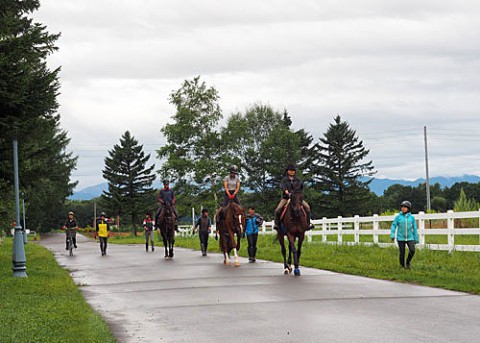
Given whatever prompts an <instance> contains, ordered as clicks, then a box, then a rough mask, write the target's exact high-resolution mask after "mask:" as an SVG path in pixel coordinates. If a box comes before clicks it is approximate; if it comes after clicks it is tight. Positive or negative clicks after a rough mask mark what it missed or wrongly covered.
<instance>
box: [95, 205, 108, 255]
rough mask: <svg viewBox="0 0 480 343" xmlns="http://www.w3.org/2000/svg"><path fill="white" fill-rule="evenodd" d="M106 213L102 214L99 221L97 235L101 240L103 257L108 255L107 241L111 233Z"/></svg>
mask: <svg viewBox="0 0 480 343" xmlns="http://www.w3.org/2000/svg"><path fill="white" fill-rule="evenodd" d="M105 217H106V216H105V212H101V213H100V218H98V220H97V225H96V230H95V231H96V235H97V236H98V238H99V240H100V251H101V252H102V256H104V255H106V254H107V240H108V235H109V232H110V223H109V222H108V220H107V219H106V218H105Z"/></svg>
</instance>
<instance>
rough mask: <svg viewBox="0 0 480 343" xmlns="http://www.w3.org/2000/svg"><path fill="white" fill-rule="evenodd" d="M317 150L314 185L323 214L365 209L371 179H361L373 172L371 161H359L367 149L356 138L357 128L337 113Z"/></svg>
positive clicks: (359, 212) (356, 212)
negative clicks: (353, 128)
mask: <svg viewBox="0 0 480 343" xmlns="http://www.w3.org/2000/svg"><path fill="white" fill-rule="evenodd" d="M316 150H317V156H318V161H317V163H316V166H315V177H316V181H317V183H316V188H317V190H318V191H320V192H322V194H323V197H322V198H323V201H322V204H321V205H322V206H321V207H323V211H324V212H323V215H324V216H327V217H332V216H338V215H340V216H352V215H356V214H359V215H362V214H364V212H366V211H368V209H367V208H365V204H366V203H368V202H369V199H370V191H369V189H368V184H369V183H370V182H371V179H368V178H367V180H368V181H364V180H365V177H370V176H373V175H374V174H375V172H374V171H373V168H374V167H373V165H372V161H368V162H363V163H362V161H363V160H364V159H365V158H366V157H367V155H368V153H369V150H367V149H365V147H364V146H363V142H362V141H359V140H358V137H357V136H356V132H355V131H354V130H352V129H350V127H349V125H348V123H347V122H344V121H342V120H341V118H340V116H337V117H336V118H335V119H334V123H333V124H330V126H329V128H328V130H327V132H326V133H325V134H324V138H320V142H319V143H317V146H316Z"/></svg>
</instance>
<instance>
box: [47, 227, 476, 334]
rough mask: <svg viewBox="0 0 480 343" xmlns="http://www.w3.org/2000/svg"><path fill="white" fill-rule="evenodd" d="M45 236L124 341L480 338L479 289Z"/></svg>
mask: <svg viewBox="0 0 480 343" xmlns="http://www.w3.org/2000/svg"><path fill="white" fill-rule="evenodd" d="M78 240H79V249H77V251H76V253H75V256H73V257H69V256H67V252H66V251H65V250H64V237H63V236H61V235H52V236H49V237H46V238H45V239H42V241H41V244H43V245H44V246H46V247H48V248H49V249H50V250H51V251H52V252H53V253H54V255H55V257H56V259H57V261H58V262H59V263H60V264H61V265H62V266H64V267H65V268H67V269H68V270H70V271H71V275H72V277H73V279H74V281H75V282H76V283H77V284H78V285H79V287H80V289H81V291H82V292H83V294H84V296H85V298H86V300H87V302H88V303H89V304H90V305H91V306H92V307H93V308H94V309H95V310H96V311H98V312H99V313H100V314H101V315H102V316H103V317H104V318H105V320H106V321H107V322H108V323H109V324H110V326H111V327H112V330H113V332H114V335H115V336H116V337H117V338H118V341H119V342H265V343H266V342H408V341H416V342H479V341H480V297H479V296H474V295H469V294H465V293H459V292H451V291H446V290H441V289H435V288H429V287H422V286H415V285H407V284H400V283H395V282H388V281H381V280H374V279H368V278H363V277H357V276H350V275H344V274H338V273H332V272H328V271H323V270H315V269H309V268H302V274H303V275H302V276H301V277H294V276H285V275H283V274H282V266H281V265H280V264H278V263H272V262H266V261H258V262H257V263H255V264H248V263H247V260H246V259H242V265H241V266H240V267H238V268H235V267H233V266H230V267H228V266H224V265H223V264H222V257H221V255H219V254H210V255H208V256H206V257H202V256H201V254H200V253H199V252H198V251H192V250H188V249H177V251H176V256H175V258H174V259H171V260H165V259H164V258H163V250H162V248H159V249H157V250H156V251H155V252H154V253H151V252H149V253H147V252H145V248H144V246H142V245H113V244H110V245H109V247H108V255H107V256H103V257H102V256H100V249H99V246H98V244H97V243H94V242H93V241H90V240H88V239H87V238H85V237H82V236H81V237H79V239H78Z"/></svg>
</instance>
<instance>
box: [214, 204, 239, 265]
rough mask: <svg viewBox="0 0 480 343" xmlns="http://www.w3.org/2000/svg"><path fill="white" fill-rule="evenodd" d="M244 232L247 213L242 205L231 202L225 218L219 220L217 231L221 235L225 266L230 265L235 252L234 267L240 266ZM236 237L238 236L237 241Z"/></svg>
mask: <svg viewBox="0 0 480 343" xmlns="http://www.w3.org/2000/svg"><path fill="white" fill-rule="evenodd" d="M217 219H218V218H217ZM244 230H245V211H244V210H243V208H242V207H241V206H240V205H238V204H237V203H235V202H233V201H230V202H229V204H228V205H227V207H226V209H225V214H224V218H223V219H222V220H217V231H218V232H219V234H220V242H219V244H220V249H221V251H222V253H223V257H224V260H223V263H224V264H225V265H227V266H228V265H230V252H231V251H232V250H233V255H234V266H235V267H239V266H240V262H239V260H238V251H239V250H240V239H241V238H242V235H243V232H244ZM235 235H236V236H237V239H236V240H235Z"/></svg>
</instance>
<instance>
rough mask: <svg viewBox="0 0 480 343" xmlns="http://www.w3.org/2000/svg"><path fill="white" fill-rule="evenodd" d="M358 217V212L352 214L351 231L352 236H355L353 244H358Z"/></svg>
mask: <svg viewBox="0 0 480 343" xmlns="http://www.w3.org/2000/svg"><path fill="white" fill-rule="evenodd" d="M359 218H360V216H359V215H358V214H356V215H355V216H354V220H353V232H354V237H355V244H358V243H360V233H359V231H360V222H359Z"/></svg>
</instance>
